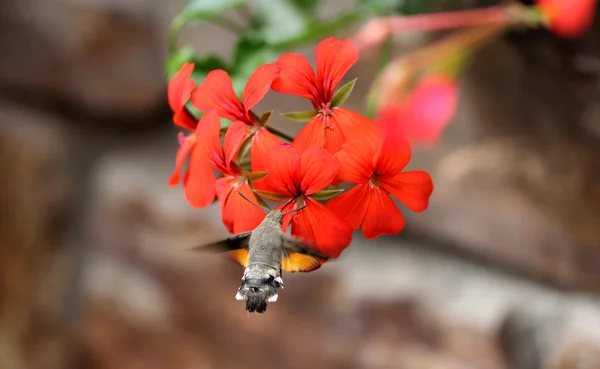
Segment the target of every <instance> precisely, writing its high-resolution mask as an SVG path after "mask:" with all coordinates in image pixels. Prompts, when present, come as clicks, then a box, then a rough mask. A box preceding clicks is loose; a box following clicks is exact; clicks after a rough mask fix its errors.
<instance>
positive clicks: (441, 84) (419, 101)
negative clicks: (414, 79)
mask: <svg viewBox="0 0 600 369" xmlns="http://www.w3.org/2000/svg"><path fill="white" fill-rule="evenodd" d="M457 102H458V88H457V85H456V81H455V80H453V79H451V78H448V77H445V76H441V75H433V76H428V77H425V78H424V79H423V80H422V81H421V82H419V84H418V85H417V87H416V88H415V89H414V90H413V91H412V92H411V94H410V95H409V96H408V98H407V99H404V100H402V101H399V102H395V101H393V100H392V99H390V102H387V103H385V104H384V105H383V106H381V107H380V108H379V109H378V111H377V114H376V120H377V121H378V122H380V123H381V124H382V126H383V129H384V132H385V134H386V137H388V138H389V139H398V138H399V139H406V140H408V141H410V142H412V141H420V142H422V143H424V144H425V145H434V144H436V143H437V141H438V139H439V137H440V135H441V134H442V132H443V131H444V129H445V128H446V126H447V125H448V124H449V123H450V121H451V119H452V117H453V116H454V113H455V111H456V106H457Z"/></svg>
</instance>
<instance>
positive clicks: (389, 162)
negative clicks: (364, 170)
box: [373, 140, 411, 178]
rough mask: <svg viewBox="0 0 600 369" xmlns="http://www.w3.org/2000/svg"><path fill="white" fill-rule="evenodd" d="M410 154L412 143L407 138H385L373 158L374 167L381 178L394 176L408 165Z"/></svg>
mask: <svg viewBox="0 0 600 369" xmlns="http://www.w3.org/2000/svg"><path fill="white" fill-rule="evenodd" d="M410 156H411V150H410V145H409V144H408V142H407V141H406V140H396V141H390V140H385V141H384V142H383V143H382V144H381V146H380V148H379V150H377V153H376V154H375V157H374V158H373V168H374V169H375V172H377V174H378V176H379V177H380V178H382V177H383V178H385V177H388V176H394V175H396V174H397V173H398V172H400V171H401V170H402V169H404V168H405V167H406V165H407V164H408V162H409V161H410Z"/></svg>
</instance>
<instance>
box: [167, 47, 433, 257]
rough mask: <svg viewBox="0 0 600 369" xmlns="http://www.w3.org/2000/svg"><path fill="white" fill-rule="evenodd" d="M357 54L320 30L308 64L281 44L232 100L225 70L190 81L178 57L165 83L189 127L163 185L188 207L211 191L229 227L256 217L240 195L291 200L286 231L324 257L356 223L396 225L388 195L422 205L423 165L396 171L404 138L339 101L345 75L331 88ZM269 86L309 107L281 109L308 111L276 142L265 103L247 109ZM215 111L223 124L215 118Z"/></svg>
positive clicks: (370, 227) (427, 185)
mask: <svg viewBox="0 0 600 369" xmlns="http://www.w3.org/2000/svg"><path fill="white" fill-rule="evenodd" d="M358 58H359V51H358V49H357V48H356V47H355V46H354V45H353V44H352V43H351V42H350V41H340V40H337V39H335V38H333V37H330V38H327V39H325V40H323V41H321V42H320V43H319V44H318V46H317V48H316V51H315V59H316V70H313V68H312V66H311V65H310V63H309V62H308V60H307V59H306V58H305V57H304V56H302V55H299V54H294V53H286V54H284V55H282V56H281V57H279V59H278V60H277V61H276V62H275V63H269V64H264V65H262V66H260V67H259V68H258V69H257V70H256V71H255V72H254V73H253V74H252V75H251V76H250V78H249V79H248V82H247V84H246V86H245V88H244V90H243V93H242V97H241V99H239V98H238V97H237V95H236V94H235V92H234V90H233V86H232V81H231V78H230V77H229V75H228V74H227V73H226V72H225V71H223V70H214V71H212V72H210V73H209V74H208V75H207V76H206V78H205V79H204V80H203V82H202V83H201V84H199V85H198V86H196V84H195V82H194V81H193V80H192V79H191V74H192V72H193V69H194V65H193V64H190V63H188V64H185V65H184V66H183V67H182V68H181V69H180V70H179V72H178V73H177V74H176V75H175V76H174V77H173V78H172V79H171V81H170V83H169V89H168V95H169V96H168V98H169V104H170V106H171V108H172V110H173V112H174V118H173V120H174V123H175V124H176V125H178V126H179V127H182V128H184V129H186V130H188V131H189V133H188V134H187V136H184V135H183V134H182V135H181V137H180V147H179V151H178V152H177V156H176V166H175V172H174V173H173V175H172V176H171V179H170V181H169V183H170V185H171V186H176V185H178V184H179V183H180V182H183V188H184V194H185V196H186V199H187V201H188V202H189V203H190V204H191V205H192V206H194V207H198V208H202V207H206V206H208V205H210V204H212V203H213V202H214V200H215V197H216V198H217V199H218V201H219V204H220V207H221V212H222V220H223V222H224V224H225V226H226V227H227V229H228V230H229V231H230V232H232V233H240V232H244V231H248V230H252V229H254V228H255V227H256V226H257V225H258V224H259V223H260V222H261V221H262V220H263V219H264V217H265V214H264V212H263V211H261V210H260V209H258V208H257V207H255V206H253V205H252V204H251V203H250V202H249V201H247V200H246V199H249V200H251V201H253V202H255V203H261V204H265V199H267V200H270V201H274V202H279V203H280V204H279V205H278V208H280V209H283V208H286V210H287V209H290V210H291V209H300V210H298V211H297V212H294V213H291V214H289V215H286V216H285V219H284V228H287V227H288V226H291V233H292V234H293V235H296V236H298V237H300V238H302V239H304V240H305V241H307V242H309V243H311V244H312V245H313V246H314V247H315V248H317V249H318V250H319V251H320V252H322V253H324V254H326V255H328V256H330V257H333V258H335V257H338V256H339V255H340V253H341V252H342V251H343V250H344V249H345V248H346V247H347V246H348V245H349V244H350V242H351V239H352V232H353V231H354V230H357V229H359V228H360V227H361V226H362V232H363V234H364V235H365V237H367V238H374V237H377V236H379V235H381V234H396V233H398V232H400V231H401V230H402V228H403V227H404V219H403V217H402V214H401V213H400V211H399V210H398V208H397V207H396V205H395V203H394V201H393V197H395V198H397V199H398V200H400V201H401V202H403V203H404V204H405V205H406V206H407V207H408V208H409V209H411V210H414V211H423V210H425V209H426V208H427V206H428V201H429V197H430V195H431V193H432V191H433V184H432V181H431V178H430V176H429V175H428V174H427V173H425V172H423V171H404V172H403V171H402V170H403V169H404V168H405V166H406V165H407V164H408V162H409V159H410V155H411V151H410V147H409V145H408V144H407V143H406V142H405V141H403V140H401V139H399V138H398V137H394V139H388V138H386V136H385V132H386V131H385V129H383V128H384V127H383V126H381V125H379V124H377V123H375V122H374V121H372V120H370V119H367V118H366V117H364V116H362V115H360V114H358V113H356V112H354V111H351V110H349V109H346V108H343V107H341V106H340V105H341V104H342V103H343V102H344V100H345V99H346V98H347V96H348V95H349V93H350V92H351V90H352V87H353V85H354V83H353V82H351V83H349V84H347V85H345V86H343V87H341V88H340V89H338V90H337V92H336V88H337V87H338V84H339V83H340V82H341V80H342V78H343V77H344V75H345V74H346V73H347V72H348V70H349V69H350V68H351V67H352V66H353V65H354V64H355V63H356V62H357V60H358ZM269 90H273V91H276V92H279V93H282V94H288V95H295V96H299V97H302V98H305V99H308V100H309V101H310V103H311V104H312V110H310V111H305V112H302V113H289V114H288V116H290V117H294V118H296V119H297V120H298V119H304V120H308V122H307V123H306V125H305V126H304V127H303V129H302V130H301V132H300V133H299V134H298V136H297V137H296V138H295V139H294V140H293V141H292V142H283V141H281V140H280V138H278V137H277V136H276V135H274V134H273V133H272V132H275V131H274V130H273V129H272V128H271V127H269V126H267V124H268V120H269V118H270V116H271V112H267V113H265V114H262V115H260V116H259V115H257V114H256V113H255V112H254V111H253V110H252V109H253V108H254V107H255V106H256V105H257V104H258V103H259V102H260V101H261V100H262V99H263V98H264V97H265V95H266V94H267V93H268V91H269ZM190 101H191V104H192V105H193V106H194V107H195V108H197V109H198V110H200V111H202V112H204V114H203V116H202V118H201V119H200V120H199V121H196V120H195V119H194V118H193V117H192V116H191V115H190V114H189V112H188V111H187V110H186V108H185V105H186V104H187V103H188V102H190ZM220 118H224V119H227V120H230V121H231V122H232V123H231V125H229V126H228V127H227V128H224V127H222V126H221V121H220ZM223 133H224V139H223V144H221V135H223ZM248 152H249V157H248ZM188 158H189V160H188V165H187V169H186V170H185V173H184V174H183V178H182V176H181V172H182V170H183V167H184V164H185V161H186V159H188ZM215 171H216V172H218V173H219V174H220V175H219V177H218V178H217V177H215ZM342 182H347V183H349V184H355V186H354V187H352V188H351V189H350V190H349V191H347V192H342V191H343V190H341V189H337V188H333V187H334V186H338V185H339V184H340V183H342ZM238 192H239V193H241V194H243V195H244V196H240V195H238V194H237V193H238ZM244 197H245V198H246V199H245V198H244ZM325 200H329V201H328V202H327V203H326V204H323V203H322V201H325Z"/></svg>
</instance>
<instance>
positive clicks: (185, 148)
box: [169, 133, 196, 186]
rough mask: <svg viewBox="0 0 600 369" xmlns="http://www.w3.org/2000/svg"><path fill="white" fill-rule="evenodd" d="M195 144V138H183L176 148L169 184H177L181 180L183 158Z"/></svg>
mask: <svg viewBox="0 0 600 369" xmlns="http://www.w3.org/2000/svg"><path fill="white" fill-rule="evenodd" d="M192 135H193V133H192ZM195 145H196V140H195V139H192V140H190V139H184V140H183V143H182V144H181V145H180V146H179V150H177V155H176V156H175V171H173V174H172V175H171V178H169V186H177V184H179V181H180V180H181V176H180V173H181V168H183V164H184V163H185V159H187V157H188V155H189V153H190V151H191V150H192V148H194V146H195Z"/></svg>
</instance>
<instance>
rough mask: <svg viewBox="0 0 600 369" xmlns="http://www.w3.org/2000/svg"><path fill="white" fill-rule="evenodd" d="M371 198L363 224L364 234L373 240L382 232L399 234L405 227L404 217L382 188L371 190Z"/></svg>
mask: <svg viewBox="0 0 600 369" xmlns="http://www.w3.org/2000/svg"><path fill="white" fill-rule="evenodd" d="M369 193H370V195H371V196H370V199H369V205H368V206H367V212H366V214H365V220H364V221H363V225H362V232H363V235H364V236H365V237H366V238H367V239H369V240H371V239H373V238H375V237H377V236H380V235H382V234H397V233H398V232H400V231H401V230H402V229H403V228H404V217H403V216H402V213H400V210H398V208H397V207H396V204H394V201H393V200H392V198H391V197H390V195H388V194H387V192H385V191H384V190H382V189H373V190H371V191H369Z"/></svg>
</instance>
